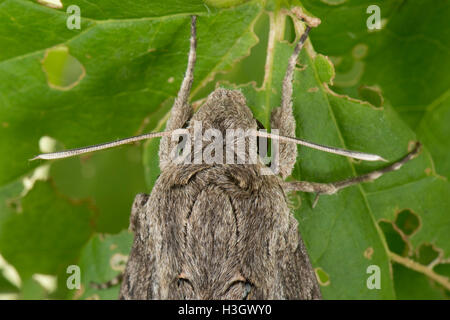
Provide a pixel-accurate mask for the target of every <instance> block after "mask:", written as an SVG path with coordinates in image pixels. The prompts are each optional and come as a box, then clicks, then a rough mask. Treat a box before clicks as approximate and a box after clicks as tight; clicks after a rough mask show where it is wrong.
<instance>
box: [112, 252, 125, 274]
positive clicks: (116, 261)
mask: <svg viewBox="0 0 450 320" xmlns="http://www.w3.org/2000/svg"><path fill="white" fill-rule="evenodd" d="M127 260H128V256H126V255H123V254H120V253H116V254H114V255H113V256H112V257H111V259H110V260H109V265H110V266H111V269H113V270H115V271H121V272H123V271H125V266H126V264H127Z"/></svg>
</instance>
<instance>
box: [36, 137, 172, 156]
mask: <svg viewBox="0 0 450 320" xmlns="http://www.w3.org/2000/svg"><path fill="white" fill-rule="evenodd" d="M172 132H173V131H163V132H152V133H146V134H142V135H139V136H134V137H130V138H125V139H120V140H117V141H113V142H106V143H101V144H95V145H93V146H89V147H82V148H76V149H70V150H64V151H59V152H52V153H43V154H40V155H38V156H36V157H34V158H32V159H30V161H33V160H36V159H43V160H54V159H63V158H69V157H74V156H77V155H80V154H84V153H89V152H94V151H98V150H103V149H109V148H114V147H117V146H121V145H123V144H128V143H132V142H136V141H141V140H146V139H152V138H157V137H164V136H170V135H171V134H172Z"/></svg>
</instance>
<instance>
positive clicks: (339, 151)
mask: <svg viewBox="0 0 450 320" xmlns="http://www.w3.org/2000/svg"><path fill="white" fill-rule="evenodd" d="M255 135H256V136H259V137H265V138H271V139H276V140H280V141H285V142H294V143H296V144H301V145H303V146H305V147H309V148H312V149H317V150H320V151H325V152H329V153H334V154H338V155H341V156H346V157H350V158H355V159H361V160H366V161H384V162H388V161H387V160H386V159H384V158H382V157H380V156H379V155H376V154H371V153H364V152H359V151H352V150H346V149H341V148H335V147H329V146H324V145H321V144H317V143H313V142H309V141H306V140H303V139H299V138H293V137H286V136H281V135H277V134H273V133H268V132H263V131H256V133H255Z"/></svg>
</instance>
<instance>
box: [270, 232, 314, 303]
mask: <svg viewBox="0 0 450 320" xmlns="http://www.w3.org/2000/svg"><path fill="white" fill-rule="evenodd" d="M294 230H295V232H297V234H296V236H297V237H298V242H297V246H296V248H295V249H293V250H294V252H293V253H291V254H290V255H289V256H288V257H287V259H282V258H280V259H279V260H278V261H283V260H284V263H283V265H282V266H280V269H281V282H282V286H283V287H284V290H283V291H284V298H285V299H289V300H291V299H301V300H311V299H322V294H321V293H320V286H319V283H318V281H317V278H316V275H315V272H314V270H313V268H312V265H311V262H310V259H309V255H308V252H307V251H306V247H305V244H304V243H303V240H302V237H301V235H300V234H299V233H298V231H297V228H296V227H295V229H294Z"/></svg>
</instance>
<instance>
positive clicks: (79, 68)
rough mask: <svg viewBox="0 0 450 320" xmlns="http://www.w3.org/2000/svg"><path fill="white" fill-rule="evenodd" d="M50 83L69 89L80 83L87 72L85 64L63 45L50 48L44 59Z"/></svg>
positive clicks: (56, 87)
mask: <svg viewBox="0 0 450 320" xmlns="http://www.w3.org/2000/svg"><path fill="white" fill-rule="evenodd" d="M42 68H43V70H44V72H45V74H46V76H47V82H48V85H49V86H50V87H52V88H54V89H58V90H69V89H72V88H73V87H75V86H76V85H77V84H78V83H80V81H81V79H83V78H84V76H85V74H86V72H85V69H84V67H83V65H82V64H81V63H80V62H79V61H78V60H77V59H76V58H74V57H73V56H71V55H70V54H69V48H68V47H66V46H64V45H61V46H57V47H54V48H51V49H48V50H47V52H46V54H45V57H44V59H43V60H42Z"/></svg>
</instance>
